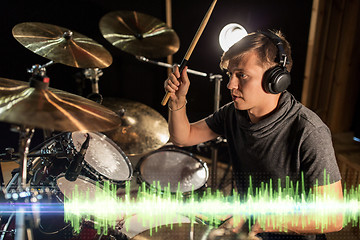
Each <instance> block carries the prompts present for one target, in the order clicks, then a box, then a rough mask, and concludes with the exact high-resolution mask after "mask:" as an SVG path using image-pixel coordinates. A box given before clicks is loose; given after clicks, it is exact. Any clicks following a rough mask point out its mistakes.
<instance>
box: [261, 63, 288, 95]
mask: <svg viewBox="0 0 360 240" xmlns="http://www.w3.org/2000/svg"><path fill="white" fill-rule="evenodd" d="M290 83H291V77H290V73H289V72H288V71H287V70H286V68H284V67H281V66H275V67H272V68H270V69H268V70H267V71H266V72H265V73H264V76H263V82H262V85H263V89H264V90H265V92H268V93H272V94H278V93H281V92H283V91H285V90H286V89H287V88H288V87H289V85H290Z"/></svg>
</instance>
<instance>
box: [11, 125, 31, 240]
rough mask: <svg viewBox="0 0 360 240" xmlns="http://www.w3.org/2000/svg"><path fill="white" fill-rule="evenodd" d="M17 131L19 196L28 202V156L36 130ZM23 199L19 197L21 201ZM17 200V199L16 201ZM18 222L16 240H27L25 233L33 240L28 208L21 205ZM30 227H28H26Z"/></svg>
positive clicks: (18, 210)
mask: <svg viewBox="0 0 360 240" xmlns="http://www.w3.org/2000/svg"><path fill="white" fill-rule="evenodd" d="M15 130H17V131H18V132H19V158H20V174H19V178H18V187H17V191H18V193H17V194H18V195H19V196H23V197H22V199H23V200H24V201H25V202H28V201H29V199H28V196H29V194H28V193H27V186H26V184H27V183H26V180H27V165H28V163H27V154H28V153H29V146H30V142H31V138H32V136H33V134H34V128H28V127H24V126H20V127H17V128H16V129H15ZM20 198H21V197H19V199H20ZM15 200H17V199H15ZM15 216H16V220H15V229H16V231H15V240H24V239H26V235H25V233H27V238H28V239H29V240H31V239H32V238H33V237H32V231H31V228H30V226H29V223H28V221H29V219H28V216H26V208H25V207H24V206H23V205H21V204H20V206H18V207H17V208H16V215H15ZM26 225H28V226H26Z"/></svg>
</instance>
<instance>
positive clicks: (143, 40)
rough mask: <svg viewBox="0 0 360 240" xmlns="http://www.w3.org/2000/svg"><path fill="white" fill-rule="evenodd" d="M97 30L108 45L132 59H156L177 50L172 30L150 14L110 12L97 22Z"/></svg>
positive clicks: (177, 43)
mask: <svg viewBox="0 0 360 240" xmlns="http://www.w3.org/2000/svg"><path fill="white" fill-rule="evenodd" d="M99 27H100V31H101V33H102V35H103V36H104V38H105V39H106V40H108V41H109V42H110V43H111V44H112V45H114V46H115V47H117V48H120V49H121V50H123V51H125V52H127V53H130V54H133V55H135V56H144V57H148V58H160V57H166V56H168V55H171V54H174V53H176V52H177V51H178V50H179V46H180V40H179V37H178V36H177V34H176V33H175V31H174V30H173V29H171V28H170V27H168V26H167V25H166V24H165V23H164V22H162V21H160V20H159V19H157V18H155V17H152V16H150V15H147V14H144V13H139V12H135V11H114V12H110V13H107V14H106V15H104V16H103V17H102V18H101V19H100V23H99Z"/></svg>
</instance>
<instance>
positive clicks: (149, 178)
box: [136, 146, 209, 194]
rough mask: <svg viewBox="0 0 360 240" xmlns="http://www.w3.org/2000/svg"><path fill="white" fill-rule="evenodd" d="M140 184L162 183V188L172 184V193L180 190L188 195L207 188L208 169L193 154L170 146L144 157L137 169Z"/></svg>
mask: <svg viewBox="0 0 360 240" xmlns="http://www.w3.org/2000/svg"><path fill="white" fill-rule="evenodd" d="M136 171H137V173H138V179H139V180H140V182H146V184H147V185H148V186H150V185H151V184H153V183H154V182H155V183H158V182H159V183H160V186H161V187H162V188H164V187H167V186H168V184H170V192H171V193H175V192H176V191H177V190H178V189H179V190H180V191H181V192H182V193H183V194H188V193H190V192H191V191H192V189H194V191H196V190H199V189H201V188H203V187H205V186H206V182H207V180H208V177H209V171H208V167H207V166H206V163H205V162H203V161H202V160H201V159H199V158H197V157H196V156H194V155H193V154H192V153H190V152H187V151H184V150H182V149H179V148H176V147H173V146H170V147H164V148H161V149H159V150H156V151H154V152H152V153H150V154H147V155H145V156H144V157H142V158H141V159H140V160H139V162H138V165H137V167H136Z"/></svg>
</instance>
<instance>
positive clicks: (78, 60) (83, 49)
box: [12, 22, 113, 68]
mask: <svg viewBox="0 0 360 240" xmlns="http://www.w3.org/2000/svg"><path fill="white" fill-rule="evenodd" d="M12 34H13V36H14V38H15V39H16V40H17V41H18V42H19V43H20V44H22V45H23V46H24V47H26V48H27V49H29V50H31V51H32V52H34V53H36V54H38V55H40V56H42V57H45V58H47V59H50V60H51V61H54V62H55V63H61V64H64V65H67V66H71V67H76V68H106V67H108V66H110V65H111V63H112V60H113V59H112V56H111V54H110V53H109V52H108V51H107V50H106V49H105V48H104V47H103V46H102V45H101V44H99V43H97V42H96V41H94V40H92V39H90V38H88V37H86V36H84V35H82V34H80V33H77V32H74V31H71V30H69V29H67V28H64V27H60V26H56V25H52V24H47V23H39V22H24V23H19V24H17V25H15V26H14V27H13V29H12Z"/></svg>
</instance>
